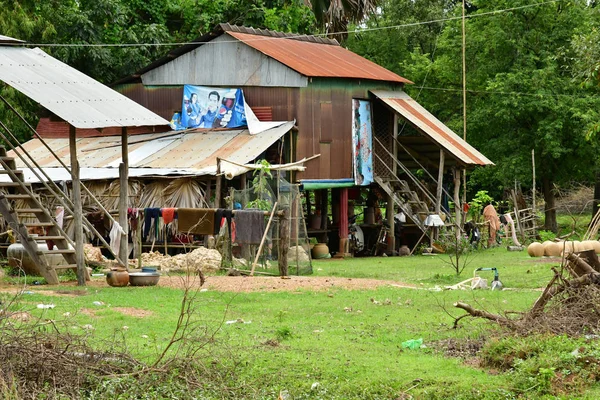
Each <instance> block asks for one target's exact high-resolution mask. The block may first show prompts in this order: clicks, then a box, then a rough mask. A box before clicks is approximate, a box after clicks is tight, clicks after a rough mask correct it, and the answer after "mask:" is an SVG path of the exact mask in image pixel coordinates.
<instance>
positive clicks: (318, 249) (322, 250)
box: [312, 243, 329, 258]
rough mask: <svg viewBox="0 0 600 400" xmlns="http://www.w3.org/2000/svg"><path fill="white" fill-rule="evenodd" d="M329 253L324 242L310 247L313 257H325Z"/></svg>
mask: <svg viewBox="0 0 600 400" xmlns="http://www.w3.org/2000/svg"><path fill="white" fill-rule="evenodd" d="M327 254H329V247H328V246H327V245H326V244H325V243H317V244H315V247H313V249H312V257H313V258H325V257H327Z"/></svg>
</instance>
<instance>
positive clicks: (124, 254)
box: [119, 127, 129, 269]
mask: <svg viewBox="0 0 600 400" xmlns="http://www.w3.org/2000/svg"><path fill="white" fill-rule="evenodd" d="M119 183H120V189H121V190H120V193H119V225H121V228H122V229H123V232H125V234H124V235H121V237H120V240H121V245H120V247H119V258H120V259H121V261H123V263H124V264H125V265H124V267H125V268H127V269H129V268H128V264H129V263H128V262H127V259H128V258H129V244H128V234H127V233H128V225H127V205H128V203H129V143H128V138H127V127H123V128H121V165H120V166H119Z"/></svg>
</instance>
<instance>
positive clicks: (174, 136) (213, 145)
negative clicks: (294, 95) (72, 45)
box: [0, 121, 294, 183]
mask: <svg viewBox="0 0 600 400" xmlns="http://www.w3.org/2000/svg"><path fill="white" fill-rule="evenodd" d="M293 127H294V122H293V121H289V122H286V123H284V124H282V125H281V126H278V127H276V128H272V129H269V130H266V131H264V132H261V133H259V134H256V135H251V134H250V133H249V132H248V130H247V129H237V130H227V131H222V130H219V131H204V130H197V131H190V132H185V133H181V132H177V131H173V132H164V133H152V134H140V135H136V136H135V139H134V140H130V141H129V144H128V149H129V176H131V177H142V176H167V175H169V176H203V175H216V173H217V158H224V159H227V160H230V161H233V162H236V163H239V164H246V163H249V162H250V161H252V160H254V159H256V158H257V157H259V156H260V155H261V154H262V153H263V152H264V151H265V150H267V148H268V147H269V146H271V145H272V144H273V143H275V142H277V141H278V140H279V139H280V138H281V137H282V136H283V135H285V134H286V133H287V132H289V131H290V130H291V129H292V128H293ZM45 141H46V143H47V144H48V146H50V148H51V149H52V150H53V151H54V152H55V153H56V154H57V155H58V156H59V157H60V158H61V160H62V161H63V162H64V163H65V164H66V165H69V164H70V157H69V139H66V138H64V139H46V140H45ZM23 148H24V149H25V150H26V151H27V152H28V153H29V154H30V155H31V156H32V157H33V158H34V159H35V160H36V162H37V163H38V164H39V165H40V167H41V168H42V169H43V170H44V172H46V173H47V174H48V175H49V176H50V178H51V179H52V180H53V181H62V180H64V181H70V180H71V175H70V174H69V173H67V171H66V170H65V169H64V168H62V167H61V165H60V163H59V161H58V160H57V159H56V158H54V157H53V156H52V155H51V154H50V152H49V151H48V150H47V149H46V147H45V146H44V145H43V144H42V143H41V142H40V140H39V139H32V140H30V141H28V142H27V143H24V144H23ZM8 155H9V156H10V157H14V156H15V154H14V152H12V151H10V152H8ZM77 158H78V160H79V165H80V169H81V170H80V175H81V180H100V179H114V178H118V177H119V164H120V163H121V137H120V136H101V137H84V138H78V139H77ZM15 161H16V163H17V168H18V169H21V170H23V173H24V175H25V181H27V182H33V183H35V182H39V179H38V178H37V177H36V176H35V174H34V173H33V171H32V170H31V169H29V168H27V167H26V165H25V164H24V163H23V161H22V160H20V159H16V160H15ZM0 179H8V176H0Z"/></svg>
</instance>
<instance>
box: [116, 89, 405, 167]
mask: <svg viewBox="0 0 600 400" xmlns="http://www.w3.org/2000/svg"><path fill="white" fill-rule="evenodd" d="M394 88H396V89H397V90H399V88H398V86H397V85H396V86H395V85H393V84H390V83H386V82H376V81H358V80H351V79H316V78H313V79H312V82H310V83H309V85H308V87H306V88H283V87H242V89H243V90H244V97H245V98H246V101H247V102H248V104H249V105H250V106H251V107H271V108H272V116H273V120H274V121H291V120H294V119H295V120H296V126H297V127H298V135H297V137H298V139H297V143H296V159H301V158H303V157H310V156H313V155H315V154H321V157H320V158H318V159H315V160H312V161H310V162H309V163H308V164H307V169H306V171H305V172H304V173H299V174H297V179H340V178H351V177H352V99H353V98H359V99H369V98H370V96H369V90H393V89H394ZM114 89H115V90H117V91H119V92H121V93H123V94H124V95H126V96H127V97H129V98H131V99H133V100H135V101H137V102H139V103H140V104H142V105H143V106H145V107H147V108H149V109H150V110H152V111H154V112H155V113H157V114H158V115H160V116H162V117H164V118H167V119H170V118H171V116H172V115H173V112H174V111H176V110H180V109H181V102H182V96H183V89H182V87H181V86H165V87H159V86H151V87H144V86H143V85H142V84H141V83H138V84H126V85H120V86H117V87H115V88H114ZM388 113H389V115H388ZM376 116H377V117H378V119H379V118H380V116H385V119H386V122H385V123H384V124H383V125H380V124H378V123H377V122H376V121H374V129H375V130H376V132H377V134H378V135H380V134H384V135H385V132H381V129H384V130H385V127H388V129H392V127H391V125H390V124H389V118H393V117H392V116H393V114H392V113H391V111H390V112H387V109H385V108H378V109H377V113H376ZM390 134H391V133H390Z"/></svg>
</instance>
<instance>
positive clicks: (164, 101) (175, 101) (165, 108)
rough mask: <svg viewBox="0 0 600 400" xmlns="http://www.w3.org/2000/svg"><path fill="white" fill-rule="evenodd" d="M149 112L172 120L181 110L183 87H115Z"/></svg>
mask: <svg viewBox="0 0 600 400" xmlns="http://www.w3.org/2000/svg"><path fill="white" fill-rule="evenodd" d="M113 89H114V90H116V91H117V92H120V93H121V94H123V95H125V96H127V97H129V98H130V99H132V100H134V101H135V102H137V103H139V104H141V105H142V106H144V107H146V108H147V109H149V110H152V111H154V112H155V113H156V114H158V115H160V116H161V117H163V118H165V119H166V120H167V121H170V120H171V117H172V116H173V113H174V112H175V111H180V110H181V103H182V97H183V86H144V85H143V84H142V83H128V84H123V85H117V86H115V87H113Z"/></svg>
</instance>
